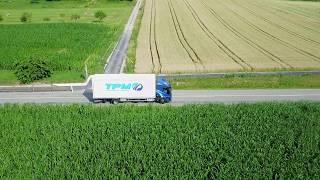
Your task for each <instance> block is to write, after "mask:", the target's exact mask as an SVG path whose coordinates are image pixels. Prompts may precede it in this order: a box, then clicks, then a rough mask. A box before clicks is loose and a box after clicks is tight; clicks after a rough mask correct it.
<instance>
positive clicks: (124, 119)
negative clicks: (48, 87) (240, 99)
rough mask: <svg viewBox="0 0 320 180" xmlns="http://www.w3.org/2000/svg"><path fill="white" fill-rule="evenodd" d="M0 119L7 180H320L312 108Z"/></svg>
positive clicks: (2, 170) (7, 112) (77, 110)
mask: <svg viewBox="0 0 320 180" xmlns="http://www.w3.org/2000/svg"><path fill="white" fill-rule="evenodd" d="M0 114H1V118H0V177H2V178H5V179H47V178H49V179H72V178H75V179H91V178H93V179H171V178H174V179H180V178H183V179H239V178H240V179H294V178H297V177H299V178H301V179H319V177H320V164H319V162H320V156H319V154H320V143H319V142H320V121H319V117H320V104H317V103H288V104H285V103H284V104H278V103H266V104H240V105H193V106H183V107H167V106H164V107H159V106H144V107H138V106H114V107H105V106H101V107H100V106H81V105H73V106H36V105H24V106H19V105H4V106H0ZM116 177H118V178H116Z"/></svg>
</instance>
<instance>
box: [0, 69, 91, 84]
mask: <svg viewBox="0 0 320 180" xmlns="http://www.w3.org/2000/svg"><path fill="white" fill-rule="evenodd" d="M0 77H1V78H0V84H1V85H2V86H5V85H19V81H18V80H17V77H16V75H15V74H14V72H13V71H8V70H1V71H0ZM84 81H85V79H84V78H83V76H81V73H79V72H73V71H54V72H53V74H52V76H51V77H50V78H47V79H43V80H41V81H37V82H35V83H49V84H51V83H72V82H75V83H78V82H84Z"/></svg>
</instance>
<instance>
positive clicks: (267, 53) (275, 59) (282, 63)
mask: <svg viewBox="0 0 320 180" xmlns="http://www.w3.org/2000/svg"><path fill="white" fill-rule="evenodd" d="M200 2H201V3H202V5H203V6H204V7H205V8H207V9H208V10H209V12H210V13H211V14H212V15H213V16H214V17H215V18H216V19H217V20H218V21H219V22H220V23H221V24H222V25H223V26H224V27H226V28H227V29H228V30H229V31H231V32H232V33H233V34H234V35H236V36H237V37H239V38H240V39H242V40H244V41H245V42H246V43H247V44H248V45H250V46H251V47H253V48H254V49H256V50H258V51H259V52H261V53H262V54H264V55H265V56H267V57H268V58H270V60H272V61H273V62H275V63H278V64H279V65H280V66H281V67H282V68H288V67H289V68H293V66H292V65H290V64H288V63H287V62H285V61H284V60H282V59H281V58H280V57H278V56H276V55H274V54H273V53H271V52H270V51H268V50H266V49H264V48H263V47H262V46H260V45H259V44H257V43H255V42H253V41H252V40H251V39H250V38H248V37H246V36H245V35H243V34H242V33H240V32H239V31H238V30H236V29H235V28H234V27H232V26H231V25H230V24H229V23H227V22H226V21H225V20H224V19H223V18H222V17H221V16H219V15H218V13H216V11H214V10H213V9H212V8H211V7H209V6H208V5H207V4H206V3H205V2H204V1H202V0H200Z"/></svg>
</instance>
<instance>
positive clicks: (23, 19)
mask: <svg viewBox="0 0 320 180" xmlns="http://www.w3.org/2000/svg"><path fill="white" fill-rule="evenodd" d="M20 21H21V22H28V21H31V14H30V13H26V12H25V13H23V14H22V15H21V17H20Z"/></svg>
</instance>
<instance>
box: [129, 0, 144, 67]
mask: <svg viewBox="0 0 320 180" xmlns="http://www.w3.org/2000/svg"><path fill="white" fill-rule="evenodd" d="M144 4H145V1H142V4H141V6H140V9H139V13H138V16H137V19H136V22H135V26H134V28H133V31H132V35H131V39H130V42H129V47H128V52H127V59H126V64H125V67H124V72H125V73H134V68H135V64H136V49H137V40H138V35H139V30H140V26H141V22H142V17H143V12H144Z"/></svg>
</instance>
